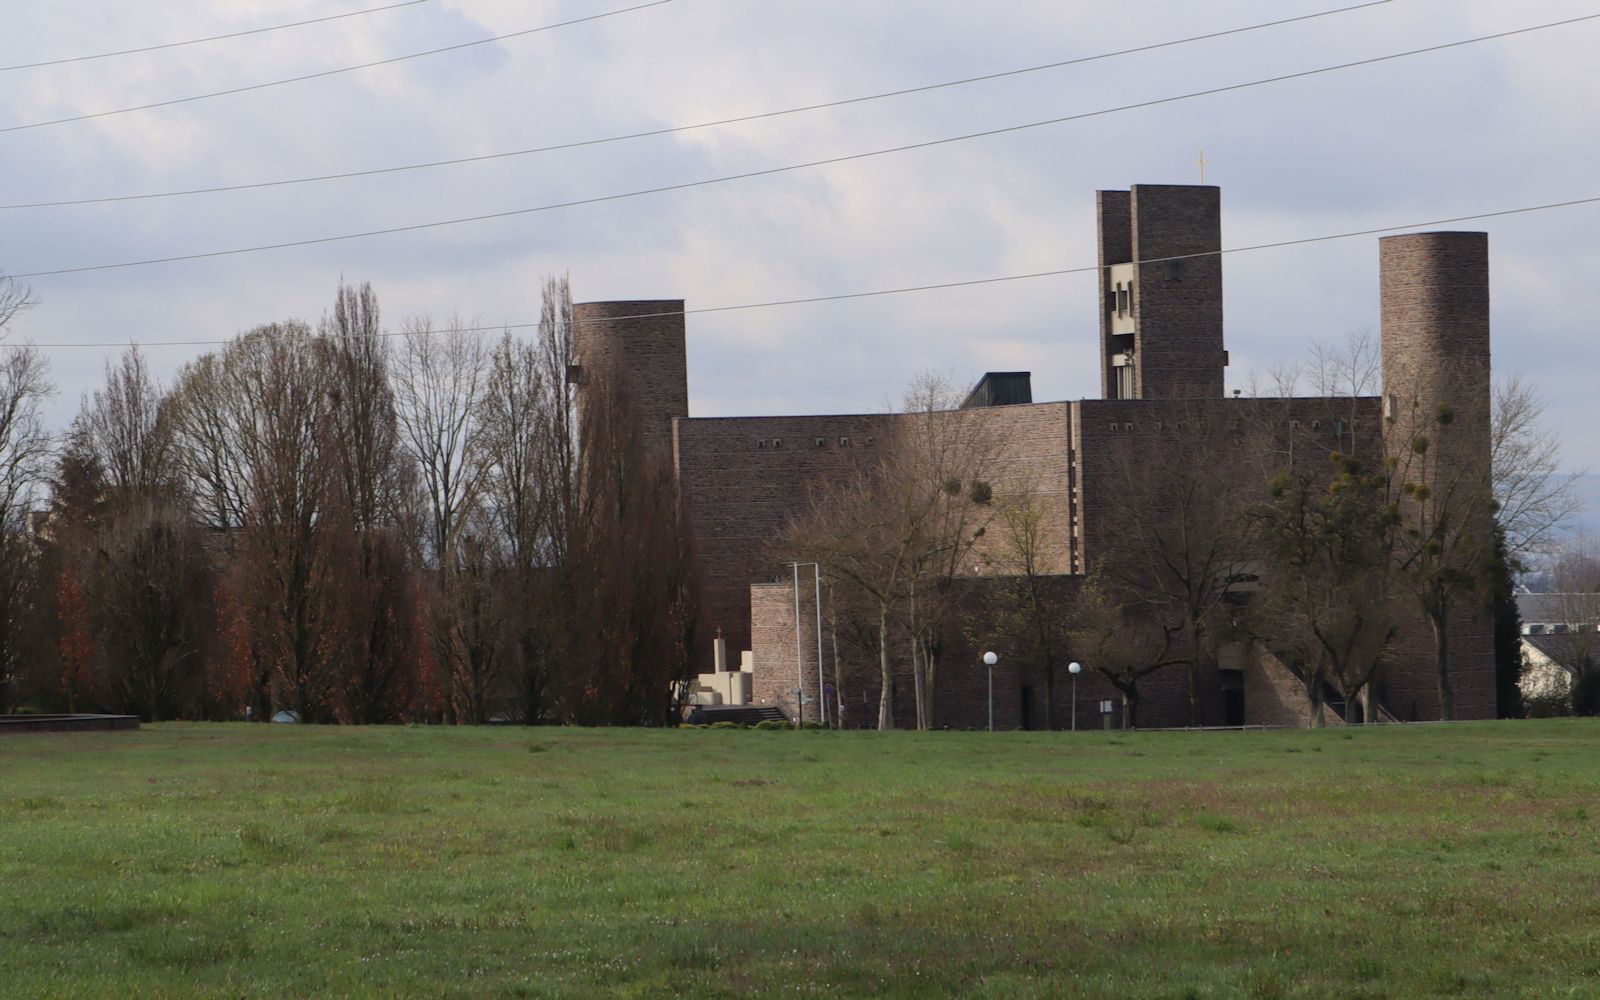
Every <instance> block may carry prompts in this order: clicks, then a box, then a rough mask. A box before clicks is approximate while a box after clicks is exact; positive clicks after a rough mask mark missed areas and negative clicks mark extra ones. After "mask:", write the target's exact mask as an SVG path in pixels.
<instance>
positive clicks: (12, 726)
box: [0, 715, 139, 736]
mask: <svg viewBox="0 0 1600 1000" xmlns="http://www.w3.org/2000/svg"><path fill="white" fill-rule="evenodd" d="M138 728H139V717H138V716H136V715H0V736H5V735H8V734H11V733H105V732H117V731H125V730H131V729H138Z"/></svg>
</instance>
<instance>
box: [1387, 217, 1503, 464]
mask: <svg viewBox="0 0 1600 1000" xmlns="http://www.w3.org/2000/svg"><path fill="white" fill-rule="evenodd" d="M1378 248H1379V250H1378V259H1379V268H1380V271H1381V281H1380V283H1381V295H1382V315H1383V389H1384V394H1385V395H1384V405H1385V416H1386V417H1387V418H1388V419H1389V420H1391V421H1397V422H1398V421H1402V420H1403V419H1404V418H1405V411H1408V410H1410V409H1411V408H1412V407H1413V406H1417V407H1420V408H1421V409H1422V410H1423V411H1425V412H1427V413H1430V414H1431V413H1432V412H1434V411H1435V410H1436V409H1437V407H1438V406H1440V405H1448V406H1450V407H1451V409H1452V410H1453V411H1454V412H1455V414H1456V415H1457V416H1458V417H1460V418H1462V419H1463V420H1466V421H1469V422H1472V424H1473V425H1474V427H1475V428H1477V429H1481V431H1482V434H1483V446H1484V448H1485V450H1486V451H1485V453H1486V454H1487V448H1488V444H1489V440H1488V429H1489V235H1488V234H1487V233H1411V234H1408V235H1405V236H1390V237H1388V238H1386V239H1383V240H1380V241H1379V242H1378Z"/></svg>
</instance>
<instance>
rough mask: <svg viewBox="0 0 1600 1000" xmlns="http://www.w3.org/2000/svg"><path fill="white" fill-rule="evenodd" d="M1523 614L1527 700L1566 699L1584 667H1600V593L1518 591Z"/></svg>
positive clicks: (1524, 695)
mask: <svg viewBox="0 0 1600 1000" xmlns="http://www.w3.org/2000/svg"><path fill="white" fill-rule="evenodd" d="M1517 612H1518V613H1519V614H1520V615H1521V616H1522V655H1523V658H1524V661H1525V662H1526V664H1527V666H1526V668H1525V669H1524V670H1523V672H1522V680H1521V681H1520V682H1519V684H1518V686H1519V687H1520V688H1521V690H1522V697H1523V699H1524V700H1525V701H1528V702H1544V703H1548V702H1550V701H1553V700H1555V699H1558V698H1559V699H1565V698H1566V697H1567V696H1568V695H1570V694H1571V691H1572V682H1573V680H1574V678H1576V676H1577V674H1578V671H1579V670H1580V669H1588V668H1594V667H1600V594H1518V595H1517Z"/></svg>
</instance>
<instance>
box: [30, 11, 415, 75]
mask: <svg viewBox="0 0 1600 1000" xmlns="http://www.w3.org/2000/svg"><path fill="white" fill-rule="evenodd" d="M427 2H428V0H402V2H401V3H392V4H389V5H388V6H387V7H369V8H367V9H366V10H352V11H346V12H345V13H343V14H329V15H327V16H326V17H313V18H311V19H309V20H305V21H291V22H289V23H288V24H274V25H271V26H269V27H266V28H249V29H247V30H245V31H230V32H228V33H227V34H225V35H208V36H206V37H205V38H190V39H187V40H185V41H182V42H163V43H162V44H160V45H145V46H142V47H140V48H137V49H118V50H117V51H115V52H97V53H95V54H94V55H92V56H69V57H67V58H65V59H47V60H45V61H44V62H32V63H18V64H16V65H15V66H0V73H9V72H11V71H12V70H18V69H40V68H42V67H45V66H65V65H66V64H68V63H80V62H90V61H92V60H95V59H110V58H112V57H113V56H131V55H138V54H140V53H143V52H160V51H161V50H162V49H177V48H182V47H183V46H185V45H201V44H203V43H205V42H220V41H222V40H224V39H227V38H244V37H245V36H247V35H264V34H266V33H267V32H269V31H282V30H284V29H285V28H303V27H305V26H306V25H308V24H323V23H326V22H328V21H338V20H342V19H344V18H347V17H360V16H361V15H363V14H381V13H382V12H384V11H386V10H397V9H399V8H401V7H414V6H416V5H417V4H419V3H427Z"/></svg>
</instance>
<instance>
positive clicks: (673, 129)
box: [0, 0, 1394, 211]
mask: <svg viewBox="0 0 1600 1000" xmlns="http://www.w3.org/2000/svg"><path fill="white" fill-rule="evenodd" d="M1393 2H1394V0H1372V2H1368V3H1360V4H1356V5H1354V6H1350V7H1339V8H1337V9H1334V10H1324V11H1318V12H1317V13H1314V14H1302V15H1300V16H1299V17H1290V18H1284V19H1281V20H1277V21H1266V22H1264V23H1261V24H1251V25H1246V26H1245V27H1241V28H1228V29H1226V30H1224V31H1213V32H1210V33H1209V34H1204V35H1191V36H1190V37H1188V38H1176V39H1171V40H1169V41H1165V42H1155V43H1152V44H1148V45H1139V46H1135V47H1134V48H1131V49H1118V50H1117V51H1115V52H1101V53H1098V54H1096V55H1091V56H1080V57H1077V58H1074V59H1063V60H1060V61H1058V62H1050V63H1043V64H1041V65H1038V66H1025V67H1023V68H1021V69H1008V70H1002V71H1000V72H996V73H985V74H983V75H982V76H969V77H965V78H963V79H960V80H946V81H944V82H941V83H930V84H925V85H923V86H919V87H906V88H903V89H900V90H889V91H884V92H882V93H877V94H866V95H863V96H859V97H847V98H843V99H841V100H836V101H823V102H820V103H815V104H806V105H801V106H800V107H794V108H784V109H782V110H779V111H762V112H757V113H755V114H748V115H736V116H734V117H729V118H719V119H716V120H714V121H706V122H696V123H694V124H692V125H673V126H668V127H665V128H658V129H650V130H648V131H644V132H630V133H627V134H625V135H612V136H606V137H604V138H599V139H582V140H578V141H575V142H564V143H558V144H556V145H553V146H535V147H532V148H529V149H513V150H507V151H505V152H499V153H484V154H481V155H478V156H461V157H455V158H452V159H448V160H430V161H426V162H422V163H408V164H402V165H400V166H392V167H377V168H374V169H370V170H348V171H343V172H341V173H333V174H318V175H313V176H309V177H291V178H287V179H282V180H272V181H256V182H253V183H248V184H226V185H215V186H212V187H202V188H189V189H187V190H181V191H157V192H153V193H148V194H128V195H113V196H108V197H99V198H72V199H64V200H59V201H34V202H22V203H18V204H14V205H0V211H9V210H14V209H23V208H60V207H63V206H67V205H102V204H107V203H110V202H122V201H144V200H148V199H152V198H180V197H185V196H188V195H197V194H218V193H221V192H225V191H252V190H258V189H260V188H272V187H285V186H288V185H292V184H311V183H315V182H318V181H334V180H348V179H350V178H354V177H375V176H378V175H381V174H394V173H402V172H404V171H409V170H429V169H432V168H435V167H452V166H458V165H460V164H463V163H482V162H485V161H488V160H501V159H506V158H509V157H515V156H529V155H532V154H535V153H552V152H556V151H557V150H563V149H580V148H583V147H586V146H601V145H606V144H608V143H613V142H624V141H627V140H630V139H648V138H653V137H656V136H663V135H677V134H680V133H683V132H692V131H697V130H699V129H708V128H718V127H721V126H725V125H739V124H743V123H745V122H754V121H762V120H764V119H769V118H779V117H783V116H785V115H795V114H801V113H803V112H808V111H822V110H825V109H828V108H840V107H845V106H847V105H851V104H863V103H866V102H868V101H881V100H885V99H887V98H891V97H904V96H907V95H909V94H923V93H927V92H929V91H933V90H943V89H946V88H950V87H964V86H967V85H969V84H974V83H984V82H987V81H990V80H1002V79H1005V78H1007V77H1014V76H1022V75H1024V74H1028V73H1039V72H1043V71H1045V70H1052V69H1061V68H1063V67H1067V66H1077V65H1081V64H1083V63H1089V62H1098V61H1101V60H1105V59H1113V58H1116V57H1118V56H1126V55H1133V54H1135V53H1139V52H1153V51H1155V50H1157V49H1165V48H1172V47H1174V46H1178V45H1187V44H1189V43H1191V42H1202V41H1209V40H1211V39H1214V38H1223V37H1226V36H1229V35H1239V34H1243V33H1245V32H1249V31H1259V30H1261V29H1263V28H1275V27H1278V26H1280V25H1284V24H1294V23H1296V22H1299V21H1309V20H1312V19H1314V18H1320V17H1331V16H1333V15H1335V14H1345V13H1349V12H1351V11H1357V10H1365V9H1366V8H1368V7H1381V6H1384V5H1385V4H1389V3H1393Z"/></svg>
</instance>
